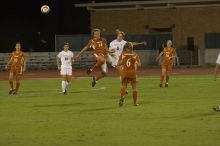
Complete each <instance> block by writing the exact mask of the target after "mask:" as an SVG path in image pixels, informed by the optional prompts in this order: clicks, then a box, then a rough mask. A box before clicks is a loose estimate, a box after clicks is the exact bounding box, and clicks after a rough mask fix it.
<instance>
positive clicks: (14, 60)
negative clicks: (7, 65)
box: [11, 51, 25, 69]
mask: <svg viewBox="0 0 220 146" xmlns="http://www.w3.org/2000/svg"><path fill="white" fill-rule="evenodd" d="M24 60H25V54H24V52H22V51H20V52H16V51H14V52H12V53H11V68H12V69H18V68H21V67H22V66H23V65H24Z"/></svg>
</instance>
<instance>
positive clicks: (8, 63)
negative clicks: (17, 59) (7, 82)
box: [5, 56, 12, 70]
mask: <svg viewBox="0 0 220 146" xmlns="http://www.w3.org/2000/svg"><path fill="white" fill-rule="evenodd" d="M11 63H12V56H11V57H10V60H9V61H8V62H7V64H6V65H5V70H7V69H8V66H9V65H10V64H11Z"/></svg>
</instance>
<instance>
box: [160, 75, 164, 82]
mask: <svg viewBox="0 0 220 146" xmlns="http://www.w3.org/2000/svg"><path fill="white" fill-rule="evenodd" d="M163 80H164V76H163V75H161V76H160V83H161V84H163Z"/></svg>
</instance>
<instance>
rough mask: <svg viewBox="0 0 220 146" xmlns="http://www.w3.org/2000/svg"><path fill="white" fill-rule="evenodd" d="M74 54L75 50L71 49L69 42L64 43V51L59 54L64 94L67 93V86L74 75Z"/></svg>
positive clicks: (59, 68)
mask: <svg viewBox="0 0 220 146" xmlns="http://www.w3.org/2000/svg"><path fill="white" fill-rule="evenodd" d="M73 56H74V54H73V52H72V51H70V50H69V43H64V46H63V51H61V52H60V53H59V54H58V55H57V68H58V70H60V75H61V77H62V83H61V87H62V92H63V94H64V95H66V94H67V87H68V85H69V83H70V81H71V77H72V63H73V62H74V59H73ZM60 63H61V64H60Z"/></svg>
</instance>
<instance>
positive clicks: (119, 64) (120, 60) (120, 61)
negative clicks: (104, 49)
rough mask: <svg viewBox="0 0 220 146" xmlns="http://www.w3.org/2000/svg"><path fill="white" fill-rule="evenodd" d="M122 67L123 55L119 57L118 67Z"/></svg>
mask: <svg viewBox="0 0 220 146" xmlns="http://www.w3.org/2000/svg"><path fill="white" fill-rule="evenodd" d="M121 65H122V54H121V55H120V56H119V59H118V64H117V66H121Z"/></svg>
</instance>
